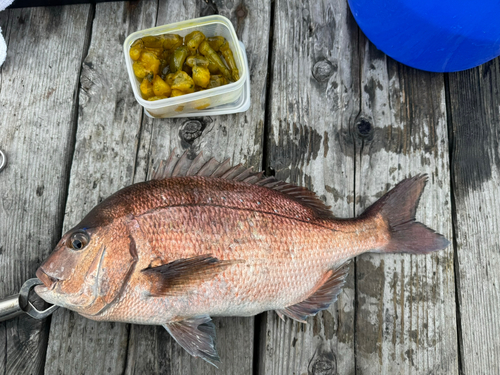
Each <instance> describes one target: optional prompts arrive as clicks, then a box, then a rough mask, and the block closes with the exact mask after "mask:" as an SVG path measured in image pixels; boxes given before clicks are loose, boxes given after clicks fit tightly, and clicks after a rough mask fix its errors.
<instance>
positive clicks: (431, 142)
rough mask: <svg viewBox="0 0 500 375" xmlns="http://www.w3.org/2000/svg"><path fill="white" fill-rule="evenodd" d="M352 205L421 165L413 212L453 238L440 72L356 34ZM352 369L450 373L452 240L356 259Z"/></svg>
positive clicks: (363, 203) (362, 204)
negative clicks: (358, 61) (439, 247)
mask: <svg viewBox="0 0 500 375" xmlns="http://www.w3.org/2000/svg"><path fill="white" fill-rule="evenodd" d="M361 45H362V46H363V48H362V50H363V52H362V69H361V75H362V76H361V88H362V91H361V95H362V96H361V114H360V118H359V119H358V121H357V124H356V127H357V129H356V130H357V132H358V138H357V142H356V149H357V152H356V154H357V157H356V188H355V193H356V196H355V201H356V214H360V213H361V212H362V211H363V210H364V209H365V208H367V207H368V205H370V204H371V203H373V202H375V201H376V199H377V198H379V197H380V196H381V195H382V194H383V193H385V192H386V191H387V190H388V189H389V188H391V187H393V186H394V185H395V184H396V183H398V182H399V181H401V180H402V179H404V178H405V177H409V176H414V175H416V174H418V173H428V175H429V181H428V183H427V188H426V189H425V191H424V194H423V196H422V198H421V200H420V206H419V209H418V211H417V220H419V221H421V222H423V223H425V224H427V225H428V226H429V227H431V228H433V229H435V230H436V231H438V232H439V233H442V234H443V235H444V236H446V237H447V238H448V239H451V238H452V225H451V200H450V184H449V173H448V170H449V153H448V135H447V125H446V108H445V91H444V79H443V75H441V74H430V73H425V72H421V71H417V70H414V69H411V68H408V67H405V66H403V65H401V64H398V63H396V62H395V61H394V60H392V59H390V58H387V57H386V56H385V55H384V54H383V53H382V52H380V51H378V50H377V49H376V48H375V47H374V46H373V45H372V44H371V43H369V42H368V41H367V40H366V39H365V38H364V37H363V38H362V44H361ZM356 271H357V272H356V278H357V285H356V286H357V311H356V339H355V340H356V367H357V368H356V372H357V373H358V374H396V373H397V374H410V373H419V374H429V373H432V374H456V373H458V348H457V329H456V319H455V310H456V306H455V298H454V297H455V284H454V268H453V247H452V246H449V247H448V248H447V249H446V250H444V251H441V252H439V253H435V254H432V255H427V256H425V255H421V256H418V255H408V254H404V255H402V254H393V255H389V254H366V255H362V256H360V257H359V258H358V259H357V262H356Z"/></svg>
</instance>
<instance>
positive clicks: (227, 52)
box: [220, 42, 240, 82]
mask: <svg viewBox="0 0 500 375" xmlns="http://www.w3.org/2000/svg"><path fill="white" fill-rule="evenodd" d="M220 51H221V53H222V56H224V60H226V63H227V65H228V66H229V69H231V76H232V77H233V81H235V82H236V81H237V80H239V79H240V72H239V71H238V66H237V65H236V61H234V56H233V51H231V49H230V48H229V43H227V42H226V44H225V45H222V47H221V49H220Z"/></svg>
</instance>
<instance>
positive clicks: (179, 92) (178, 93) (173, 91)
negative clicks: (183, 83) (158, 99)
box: [170, 89, 185, 98]
mask: <svg viewBox="0 0 500 375" xmlns="http://www.w3.org/2000/svg"><path fill="white" fill-rule="evenodd" d="M184 94H185V92H183V91H181V90H176V89H173V90H172V94H171V95H170V97H171V98H173V97H175V96H181V95H184Z"/></svg>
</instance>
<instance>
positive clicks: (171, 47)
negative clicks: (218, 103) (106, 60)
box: [129, 30, 239, 109]
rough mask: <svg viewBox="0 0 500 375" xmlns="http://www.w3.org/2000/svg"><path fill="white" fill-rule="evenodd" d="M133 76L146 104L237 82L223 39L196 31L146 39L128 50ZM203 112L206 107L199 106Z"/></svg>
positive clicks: (236, 73) (236, 71)
mask: <svg viewBox="0 0 500 375" xmlns="http://www.w3.org/2000/svg"><path fill="white" fill-rule="evenodd" d="M129 55H130V58H131V59H132V61H133V63H132V68H133V71H134V75H135V77H136V78H137V80H138V82H139V83H140V86H139V87H140V92H141V95H142V97H143V98H144V99H146V100H161V99H166V98H170V97H175V96H181V95H186V94H190V93H193V92H195V91H200V90H209V89H212V88H215V87H220V86H223V85H227V84H228V83H231V82H236V81H238V80H239V71H238V67H237V65H236V62H235V60H234V56H233V51H232V50H231V48H230V46H229V43H228V41H227V40H226V39H225V38H224V37H222V36H217V35H216V36H210V37H208V38H207V36H206V35H205V34H203V33H202V32H201V31H199V30H195V31H192V32H191V33H189V34H187V35H186V36H185V37H184V38H183V37H181V36H180V35H178V34H164V35H149V36H145V37H142V38H139V39H137V40H135V41H134V42H133V43H132V45H131V46H130V50H129ZM199 104H200V105H198V106H197V108H199V109H201V108H206V107H208V103H206V102H204V103H199Z"/></svg>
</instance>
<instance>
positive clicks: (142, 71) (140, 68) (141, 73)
mask: <svg viewBox="0 0 500 375" xmlns="http://www.w3.org/2000/svg"><path fill="white" fill-rule="evenodd" d="M132 69H134V74H135V76H136V77H137V78H139V79H143V78H144V77H146V76H147V75H148V74H150V72H149V71H148V70H146V68H144V65H142V64H141V63H140V62H137V61H136V62H134V63H133V64H132Z"/></svg>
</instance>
